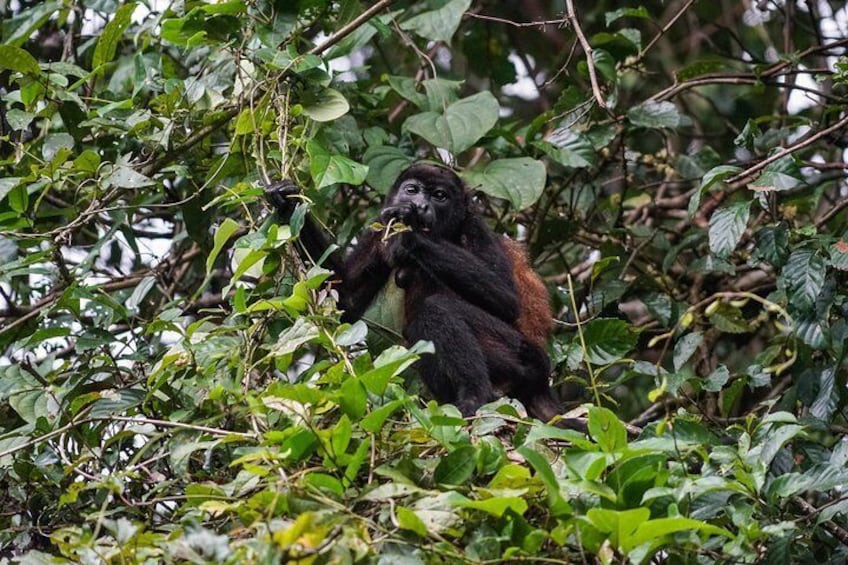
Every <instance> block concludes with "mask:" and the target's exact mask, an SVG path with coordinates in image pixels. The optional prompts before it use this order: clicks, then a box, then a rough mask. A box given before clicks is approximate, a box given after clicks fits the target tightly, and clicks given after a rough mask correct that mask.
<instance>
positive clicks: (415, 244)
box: [266, 163, 559, 421]
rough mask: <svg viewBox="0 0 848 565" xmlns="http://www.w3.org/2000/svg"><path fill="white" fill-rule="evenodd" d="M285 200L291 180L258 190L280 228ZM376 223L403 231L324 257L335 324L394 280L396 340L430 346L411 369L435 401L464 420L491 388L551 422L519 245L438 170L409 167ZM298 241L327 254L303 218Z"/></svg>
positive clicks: (543, 319) (546, 317)
mask: <svg viewBox="0 0 848 565" xmlns="http://www.w3.org/2000/svg"><path fill="white" fill-rule="evenodd" d="M293 194H297V187H296V186H295V185H294V184H292V183H291V182H290V181H283V182H282V183H277V184H274V185H272V186H271V187H269V188H268V189H267V190H266V195H267V198H268V200H269V201H270V202H271V204H272V205H273V206H274V208H275V209H276V210H277V212H278V213H279V214H280V215H281V216H282V219H283V220H285V221H288V220H289V219H290V217H291V214H292V211H293V209H294V206H295V202H296V200H294V199H290V198H288V197H289V196H291V195H293ZM380 219H381V221H382V223H384V224H388V223H389V222H391V221H393V220H395V221H398V222H402V223H403V224H405V225H406V226H408V228H409V229H408V230H407V231H402V232H399V233H395V234H393V235H390V236H389V237H385V235H384V233H383V232H382V231H375V230H373V229H371V228H366V229H365V231H364V232H363V233H362V234H360V236H359V238H358V241H357V243H356V244H355V245H354V247H353V249H352V250H351V251H350V253H349V254H348V255H347V257H344V258H343V257H342V256H341V254H340V253H338V252H336V253H334V254H331V255H330V256H329V257H328V259H327V267H329V268H330V269H332V270H333V271H334V272H335V274H336V276H337V277H338V278H339V279H340V280H341V282H340V285H339V286H338V293H339V302H340V307H341V308H342V309H343V310H344V315H343V316H342V320H344V321H348V322H349V321H353V320H356V319H358V318H360V317H361V316H362V314H363V313H364V312H365V310H366V309H367V308H368V306H369V305H370V304H371V302H372V300H373V299H374V297H375V295H376V294H377V293H378V292H379V291H380V290H381V289H382V288H383V286H384V285H385V284H386V282H387V281H388V279H389V277H390V276H394V277H395V282H396V283H397V285H398V286H399V287H401V288H402V289H404V291H405V294H404V309H405V320H406V322H405V327H404V331H403V333H404V338H405V339H406V340H407V341H409V342H410V343H414V342H416V341H417V340H428V341H430V342H432V343H433V345H434V347H435V354H433V355H430V354H426V355H424V356H423V357H422V358H421V359H420V360H419V361H418V370H419V372H420V374H421V377H422V378H423V380H424V383H425V384H426V385H427V388H428V389H429V390H430V392H431V393H432V394H433V395H434V396H435V398H436V399H437V400H438V401H439V402H450V403H452V404H455V405H456V406H457V407H458V408H459V409H460V411H461V412H462V414H463V415H465V416H468V415H471V414H473V413H474V411H475V410H476V409H477V408H479V407H480V405H481V404H484V403H486V402H489V401H491V400H494V399H495V398H496V397H497V396H498V395H497V394H496V392H495V391H496V390H500V391H501V392H502V393H504V394H506V395H509V396H512V397H514V398H517V399H518V400H520V401H521V402H522V403H523V404H524V405H525V406H526V407H527V410H528V412H529V414H530V415H531V416H535V417H537V418H539V419H541V420H545V421H547V420H550V419H551V418H553V417H554V416H555V415H557V414H558V413H559V407H558V405H557V402H556V401H555V400H554V397H553V395H552V392H551V388H550V384H549V381H548V378H549V373H550V361H549V359H548V355H547V353H546V352H545V342H546V340H547V338H548V334H549V333H550V329H551V320H552V316H551V311H550V305H549V302H548V296H547V292H546V290H545V287H544V286H543V284H542V282H541V281H540V280H539V277H538V276H537V275H536V273H534V272H533V270H532V269H531V268H530V265H529V264H528V262H527V259H526V257H525V255H524V252H523V250H522V249H521V248H520V246H519V245H518V244H516V243H515V242H512V241H510V240H507V239H504V238H501V237H498V236H496V235H495V234H494V233H493V232H492V230H491V229H489V227H488V226H487V225H486V224H485V222H484V221H483V219H482V218H481V217H480V216H479V215H478V214H476V213H475V212H474V211H473V210H472V207H471V202H470V196H469V193H468V192H467V191H466V189H465V186H464V184H463V182H462V180H460V178H459V177H458V176H457V175H456V174H455V173H454V172H453V171H451V170H450V169H448V168H446V167H442V166H438V165H432V164H424V163H418V164H414V165H412V166H410V167H409V168H407V169H406V170H404V171H403V172H402V173H401V175H400V176H399V177H398V179H397V181H395V183H394V186H392V188H391V190H390V191H389V194H388V196H387V197H386V201H385V203H384V205H383V209H382V211H381V213H380ZM300 241H301V244H302V245H303V246H304V247H305V248H306V251H307V252H308V253H309V254H310V256H311V257H312V258H315V259H317V258H318V257H320V256H321V255H322V254H323V253H324V252H325V251H326V249H327V246H328V242H327V238H326V236H325V234H324V232H323V230H321V229H320V228H319V227H318V226H317V225H316V224H315V223H314V222H313V221H312V220H311V219H309V218H307V221H306V222H305V224H304V226H303V229H302V230H301V234H300Z"/></svg>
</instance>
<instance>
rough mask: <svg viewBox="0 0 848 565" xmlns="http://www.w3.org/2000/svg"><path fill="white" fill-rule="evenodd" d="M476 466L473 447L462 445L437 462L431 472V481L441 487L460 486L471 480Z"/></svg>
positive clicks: (475, 454)
mask: <svg viewBox="0 0 848 565" xmlns="http://www.w3.org/2000/svg"><path fill="white" fill-rule="evenodd" d="M476 466H477V450H476V449H475V448H474V446H473V445H464V446H462V447H458V448H457V449H455V450H454V451H452V452H451V453H448V454H447V456H445V457H443V458H442V460H441V461H439V464H438V465H436V470H435V471H433V480H434V481H435V482H437V483H439V484H442V485H461V484H464V483H465V481H467V480H468V479H469V478H471V474H472V473H474V468H475V467H476Z"/></svg>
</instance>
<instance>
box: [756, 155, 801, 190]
mask: <svg viewBox="0 0 848 565" xmlns="http://www.w3.org/2000/svg"><path fill="white" fill-rule="evenodd" d="M801 179H802V175H801V172H800V171H799V170H798V165H797V164H796V163H795V159H793V158H792V157H791V156H786V157H783V158H782V159H778V160H777V161H775V162H773V163H770V164H769V165H768V166H767V167H766V168H765V170H764V171H763V174H761V175H760V176H759V178H757V180H756V181H754V182H752V183H750V184H749V185H748V188H750V189H751V190H754V191H756V192H781V191H784V190H789V189H792V188H795V187H796V186H798V185H799V184H800V183H801Z"/></svg>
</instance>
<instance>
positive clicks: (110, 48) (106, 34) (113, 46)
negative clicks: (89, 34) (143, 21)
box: [91, 2, 135, 69]
mask: <svg viewBox="0 0 848 565" xmlns="http://www.w3.org/2000/svg"><path fill="white" fill-rule="evenodd" d="M134 10H135V2H128V3H126V4H124V5H123V6H121V7H120V8H118V10H117V11H116V12H115V17H114V18H112V20H111V21H110V22H109V23H108V24H106V27H104V28H103V31H102V32H101V33H100V38H99V39H98V40H97V46H96V47H95V48H94V56H93V57H92V60H91V66H92V68H93V69H96V68H97V67H99V66H100V65H102V64H103V63H108V62H109V61H111V60H112V59H114V58H115V51H116V50H117V48H118V42H119V41H120V40H121V36H123V35H124V31H126V29H127V28H128V27H129V25H130V17H131V16H132V13H133V11H134Z"/></svg>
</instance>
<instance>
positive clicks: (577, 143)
mask: <svg viewBox="0 0 848 565" xmlns="http://www.w3.org/2000/svg"><path fill="white" fill-rule="evenodd" d="M533 145H534V146H535V147H538V148H539V149H541V150H542V151H544V152H545V154H546V155H547V156H548V157H550V158H551V159H552V160H554V161H556V162H557V163H559V164H560V165H562V166H563V167H569V168H573V169H584V168H587V167H591V166H592V165H594V164H595V161H596V159H597V157H596V153H595V148H594V147H593V146H592V143H591V142H590V141H589V138H588V137H586V136H585V135H580V134H578V133H577V132H575V131H573V130H570V129H558V130H556V131H555V132H554V135H552V136H551V137H549V138H548V141H534V142H533Z"/></svg>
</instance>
